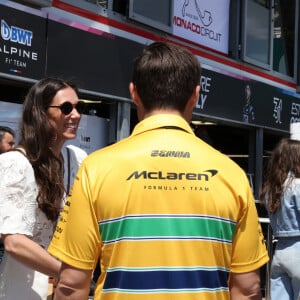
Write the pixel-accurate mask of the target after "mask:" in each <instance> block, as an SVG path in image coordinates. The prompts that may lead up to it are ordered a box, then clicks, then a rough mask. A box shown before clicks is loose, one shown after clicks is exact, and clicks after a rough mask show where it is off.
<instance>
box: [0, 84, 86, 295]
mask: <svg viewBox="0 0 300 300" xmlns="http://www.w3.org/2000/svg"><path fill="white" fill-rule="evenodd" d="M83 110H84V103H83V102H80V101H79V99H78V95H77V89H76V87H75V86H74V85H73V84H71V83H69V82H65V81H63V80H60V79H55V78H46V79H42V80H40V81H39V82H37V83H36V84H34V85H33V86H32V88H31V89H30V90H29V92H28V94H27V96H26V98H25V101H24V104H23V114H22V120H21V126H20V135H21V136H20V143H19V145H17V146H16V148H15V149H14V150H11V151H9V152H7V153H4V154H2V155H1V156H0V178H1V180H0V234H1V238H2V240H3V243H4V246H5V254H4V258H3V260H2V262H1V265H0V299H8V300H11V299H22V300H41V299H46V298H47V292H48V278H49V276H51V277H57V275H58V271H59V268H60V262H59V261H58V260H56V259H55V258H54V257H52V256H51V255H50V254H49V253H48V252H47V251H46V249H47V247H48V244H49V242H50V239H51V237H52V235H53V231H54V228H55V225H56V223H57V220H58V217H59V214H60V210H61V208H62V202H63V199H64V197H65V187H64V167H63V166H64V161H63V157H62V154H61V150H62V147H63V145H64V143H65V142H66V141H67V140H70V139H74V138H75V137H76V132H77V128H78V125H79V121H80V118H81V113H82V112H83Z"/></svg>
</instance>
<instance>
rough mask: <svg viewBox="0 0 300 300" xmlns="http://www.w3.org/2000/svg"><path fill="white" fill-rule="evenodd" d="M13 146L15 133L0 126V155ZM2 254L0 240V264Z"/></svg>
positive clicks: (2, 249) (0, 242) (0, 241)
mask: <svg viewBox="0 0 300 300" xmlns="http://www.w3.org/2000/svg"><path fill="white" fill-rule="evenodd" d="M14 144H15V132H14V130H13V129H11V128H10V127H7V126H0V154H2V153H5V152H7V151H9V150H10V149H12V148H13V146H14ZM3 254H4V247H3V243H2V239H1V238H0V263H1V261H2V257H3Z"/></svg>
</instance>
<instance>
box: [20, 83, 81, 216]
mask: <svg viewBox="0 0 300 300" xmlns="http://www.w3.org/2000/svg"><path fill="white" fill-rule="evenodd" d="M69 86H70V87H71V88H73V89H74V91H75V92H76V93H77V89H76V87H75V86H74V85H73V84H72V83H70V82H66V81H63V80H61V79H57V78H45V79H42V80H40V81H38V82H37V83H35V84H34V85H33V86H32V87H31V89H30V90H29V92H28V94H27V95H26V98H25V101H24V104H23V115H22V121H21V130H20V133H21V139H20V143H19V144H20V146H22V147H23V148H24V150H25V152H26V157H27V158H28V159H29V161H30V163H31V165H32V167H33V170H34V175H35V179H36V182H37V185H38V196H37V202H38V205H39V207H40V209H41V210H42V211H43V212H44V213H45V214H46V216H47V218H48V219H49V220H52V221H56V220H57V218H58V216H59V211H60V206H61V201H62V199H63V196H64V191H65V189H64V181H63V161H62V159H61V158H59V157H56V156H55V155H54V153H53V151H52V149H51V146H52V143H53V141H54V140H55V138H56V132H55V131H53V128H52V127H51V125H50V123H49V120H48V116H47V109H48V106H49V105H50V104H51V102H52V100H53V98H54V97H55V95H56V93H57V92H58V91H60V90H62V89H65V88H66V87H69Z"/></svg>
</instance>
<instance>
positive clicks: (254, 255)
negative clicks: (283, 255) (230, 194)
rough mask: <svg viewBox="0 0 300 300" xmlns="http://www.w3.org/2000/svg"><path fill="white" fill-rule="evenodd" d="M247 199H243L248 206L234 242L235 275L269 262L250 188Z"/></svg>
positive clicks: (242, 215) (243, 211) (243, 212)
mask: <svg viewBox="0 0 300 300" xmlns="http://www.w3.org/2000/svg"><path fill="white" fill-rule="evenodd" d="M245 199H246V201H245ZM245 199H241V201H242V202H244V201H245V202H244V203H246V205H245V206H244V208H243V209H242V211H241V215H240V218H239V220H238V223H237V228H236V233H235V237H234V240H233V249H232V265H231V272H233V273H244V272H250V271H254V270H256V269H258V268H260V267H261V266H263V265H264V264H266V263H267V262H268V261H269V256H268V252H267V249H266V244H265V239H264V236H263V233H262V228H261V224H260V222H259V218H258V215H257V210H256V206H255V201H254V198H253V195H252V191H251V189H250V187H249V188H248V189H247V193H246V197H245Z"/></svg>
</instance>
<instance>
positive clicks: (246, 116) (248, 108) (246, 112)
mask: <svg viewBox="0 0 300 300" xmlns="http://www.w3.org/2000/svg"><path fill="white" fill-rule="evenodd" d="M254 120H255V115H254V107H253V104H252V99H251V86H250V84H249V83H247V84H246V85H245V103H244V106H243V122H246V123H251V122H254Z"/></svg>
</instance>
